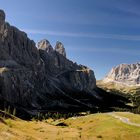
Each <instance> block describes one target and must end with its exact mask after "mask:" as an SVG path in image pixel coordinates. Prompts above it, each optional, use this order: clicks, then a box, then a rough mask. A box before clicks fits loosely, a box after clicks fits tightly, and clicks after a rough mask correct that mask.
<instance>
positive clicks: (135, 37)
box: [23, 29, 140, 41]
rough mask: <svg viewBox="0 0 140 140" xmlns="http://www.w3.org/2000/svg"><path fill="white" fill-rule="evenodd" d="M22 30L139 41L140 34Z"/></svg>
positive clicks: (55, 34) (68, 35)
mask: <svg viewBox="0 0 140 140" xmlns="http://www.w3.org/2000/svg"><path fill="white" fill-rule="evenodd" d="M23 30H24V31H25V32H27V33H28V34H40V35H54V36H66V37H82V38H104V39H117V40H131V41H140V35H121V34H106V33H74V32H73V33H72V32H63V31H62V32H59V31H49V30H32V29H23Z"/></svg>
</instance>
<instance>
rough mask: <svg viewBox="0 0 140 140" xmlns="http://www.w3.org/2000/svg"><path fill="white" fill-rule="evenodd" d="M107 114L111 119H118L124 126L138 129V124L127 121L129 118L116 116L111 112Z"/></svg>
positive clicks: (139, 125)
mask: <svg viewBox="0 0 140 140" xmlns="http://www.w3.org/2000/svg"><path fill="white" fill-rule="evenodd" d="M107 114H108V115H110V116H112V117H114V118H116V119H119V120H120V121H121V122H123V123H125V124H128V125H132V126H137V127H140V124H138V123H133V122H131V121H130V120H129V118H126V117H122V116H119V115H116V114H115V113H113V112H109V113H107Z"/></svg>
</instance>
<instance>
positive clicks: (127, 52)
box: [67, 46, 139, 56]
mask: <svg viewBox="0 0 140 140" xmlns="http://www.w3.org/2000/svg"><path fill="white" fill-rule="evenodd" d="M67 50H68V51H72V52H84V53H113V54H125V55H135V56H136V55H139V51H138V50H136V49H134V50H129V49H119V47H118V48H117V47H95V46H93V47H88V48H85V47H81V46H80V47H78V46H76V47H74V46H73V47H71V46H67Z"/></svg>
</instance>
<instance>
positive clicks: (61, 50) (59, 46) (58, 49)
mask: <svg viewBox="0 0 140 140" xmlns="http://www.w3.org/2000/svg"><path fill="white" fill-rule="evenodd" d="M55 51H56V52H58V53H59V54H61V55H63V56H64V57H66V51H65V48H64V45H63V44H62V43H61V42H59V41H57V42H56V45H55Z"/></svg>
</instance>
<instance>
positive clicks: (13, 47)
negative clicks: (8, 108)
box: [0, 10, 99, 113]
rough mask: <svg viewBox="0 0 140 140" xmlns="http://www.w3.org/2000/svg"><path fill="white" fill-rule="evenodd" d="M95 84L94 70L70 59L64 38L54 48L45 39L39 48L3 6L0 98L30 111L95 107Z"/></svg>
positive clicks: (0, 31)
mask: <svg viewBox="0 0 140 140" xmlns="http://www.w3.org/2000/svg"><path fill="white" fill-rule="evenodd" d="M95 88H96V79H95V76H94V72H93V71H92V70H90V69H89V68H87V67H86V66H82V65H77V64H76V63H73V62H72V61H70V60H68V59H67V58H66V52H65V48H64V45H63V44H62V43H61V42H57V43H56V46H55V49H53V48H52V46H51V44H50V43H49V41H47V40H42V41H40V42H39V43H38V48H37V47H36V46H35V43H34V41H32V40H30V39H29V38H28V37H27V34H26V33H24V32H22V31H20V30H19V29H17V28H16V27H13V26H11V25H10V24H9V23H7V22H5V13H4V12H3V11H2V10H0V100H2V101H6V102H9V103H10V104H12V105H14V106H16V107H20V108H23V109H24V110H26V111H27V112H30V113H31V112H32V113H35V112H39V110H48V109H51V110H53V109H54V110H55V109H57V108H59V109H60V108H61V109H62V108H63V109H69V108H76V109H77V108H82V107H87V108H92V107H94V106H95V103H92V102H91V101H92V99H93V100H95V99H99V96H98V94H97V93H96V92H95V91H94V89H95ZM85 99H89V100H91V101H90V102H85V101H84V100H85ZM35 110H36V111H35Z"/></svg>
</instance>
